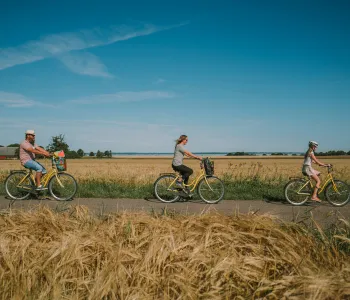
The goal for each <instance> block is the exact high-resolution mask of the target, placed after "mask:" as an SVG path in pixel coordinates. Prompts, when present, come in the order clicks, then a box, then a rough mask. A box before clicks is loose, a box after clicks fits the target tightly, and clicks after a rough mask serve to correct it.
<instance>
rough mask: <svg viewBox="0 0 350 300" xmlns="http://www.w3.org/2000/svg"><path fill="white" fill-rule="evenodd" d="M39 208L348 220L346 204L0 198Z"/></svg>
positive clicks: (1, 205) (1, 206) (6, 205)
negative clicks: (73, 207)
mask: <svg viewBox="0 0 350 300" xmlns="http://www.w3.org/2000/svg"><path fill="white" fill-rule="evenodd" d="M39 205H45V206H48V207H50V208H52V209H57V210H58V211H62V210H65V209H69V208H70V207H71V206H74V205H84V206H86V207H88V209H89V211H90V212H92V213H94V214H96V215H104V214H108V213H118V212H119V213H120V212H125V211H129V212H139V211H144V212H152V211H153V212H157V213H164V210H166V211H167V212H168V213H181V214H204V213H209V212H215V213H220V214H225V215H232V214H237V213H243V214H247V213H254V214H269V215H272V216H275V217H277V218H280V219H282V220H284V221H292V222H296V223H298V222H310V220H311V219H313V220H315V221H316V222H317V223H319V224H321V225H322V226H326V225H328V224H330V223H333V222H335V221H336V220H337V219H338V218H344V219H346V220H350V204H348V205H346V206H344V207H339V208H338V207H334V206H331V205H330V204H328V202H322V203H306V205H304V206H301V207H299V206H292V205H290V204H288V203H286V202H284V201H283V200H278V199H276V200H273V201H262V200H261V201H259V200H223V201H221V202H220V203H218V204H206V203H203V202H202V201H199V200H189V201H185V202H175V203H162V202H160V201H158V200H156V199H106V198H104V199H96V198H77V199H73V200H71V201H65V202H61V201H55V200H52V199H50V198H43V199H28V200H21V201H13V200H11V199H9V198H7V197H6V196H0V210H1V211H3V212H4V211H7V210H14V209H15V210H31V209H36V208H37V207H38V206H39Z"/></svg>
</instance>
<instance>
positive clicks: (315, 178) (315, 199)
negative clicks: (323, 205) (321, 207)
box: [311, 175, 321, 201]
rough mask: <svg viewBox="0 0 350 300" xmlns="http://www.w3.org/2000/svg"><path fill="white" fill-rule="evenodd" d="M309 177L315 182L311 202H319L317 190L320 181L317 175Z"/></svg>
mask: <svg viewBox="0 0 350 300" xmlns="http://www.w3.org/2000/svg"><path fill="white" fill-rule="evenodd" d="M311 177H312V179H314V180H315V181H316V186H315V188H314V192H313V194H312V196H311V200H314V201H321V200H320V198H318V197H317V191H318V189H319V188H320V186H321V180H320V178H319V177H318V176H317V175H312V176H311Z"/></svg>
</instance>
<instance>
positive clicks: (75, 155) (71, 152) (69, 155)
mask: <svg viewBox="0 0 350 300" xmlns="http://www.w3.org/2000/svg"><path fill="white" fill-rule="evenodd" d="M80 157H81V156H80V155H79V154H78V153H77V152H76V151H74V150H69V151H68V153H66V158H80Z"/></svg>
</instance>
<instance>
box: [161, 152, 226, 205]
mask: <svg viewBox="0 0 350 300" xmlns="http://www.w3.org/2000/svg"><path fill="white" fill-rule="evenodd" d="M206 159H207V160H208V158H206ZM204 160H205V159H204ZM208 165H211V166H212V168H209V167H207V166H208ZM200 168H201V171H200V173H199V174H198V176H197V177H196V178H195V179H194V180H193V181H192V182H191V183H189V184H187V185H185V184H184V187H185V188H187V190H188V192H189V194H190V195H191V194H192V193H193V192H194V191H195V189H196V188H197V192H198V195H199V197H200V198H201V199H202V200H203V201H204V202H206V203H210V204H214V203H218V202H219V201H220V200H222V199H223V197H224V194H225V187H224V184H223V182H222V180H221V179H219V178H218V177H216V176H214V175H213V174H214V164H213V162H210V160H208V164H204V163H203V162H201V163H200ZM160 175H161V176H160V177H159V178H158V179H157V180H156V181H155V183H154V194H155V196H156V197H157V198H158V199H159V200H160V201H162V202H166V203H172V202H175V201H178V200H179V199H180V198H187V197H189V196H190V195H188V192H187V193H186V192H184V189H182V188H179V187H178V186H177V185H176V181H177V180H178V179H179V178H180V176H181V175H180V174H179V173H161V174H160Z"/></svg>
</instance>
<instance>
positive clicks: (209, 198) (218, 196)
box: [198, 176, 225, 204]
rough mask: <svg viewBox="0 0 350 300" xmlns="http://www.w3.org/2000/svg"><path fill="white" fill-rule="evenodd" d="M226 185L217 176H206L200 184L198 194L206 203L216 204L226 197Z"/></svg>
mask: <svg viewBox="0 0 350 300" xmlns="http://www.w3.org/2000/svg"><path fill="white" fill-rule="evenodd" d="M224 194H225V186H224V184H223V182H222V181H221V180H220V179H219V178H217V177H215V176H206V177H205V178H202V180H201V181H200V182H199V184H198V195H199V197H200V198H201V199H202V200H203V201H204V202H206V203H210V204H215V203H218V202H219V201H220V200H222V198H224Z"/></svg>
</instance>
